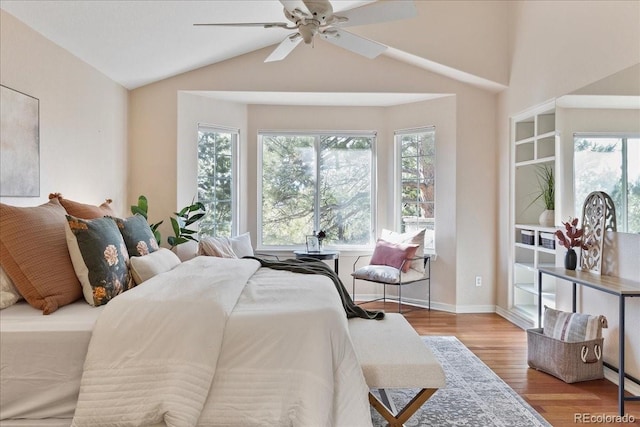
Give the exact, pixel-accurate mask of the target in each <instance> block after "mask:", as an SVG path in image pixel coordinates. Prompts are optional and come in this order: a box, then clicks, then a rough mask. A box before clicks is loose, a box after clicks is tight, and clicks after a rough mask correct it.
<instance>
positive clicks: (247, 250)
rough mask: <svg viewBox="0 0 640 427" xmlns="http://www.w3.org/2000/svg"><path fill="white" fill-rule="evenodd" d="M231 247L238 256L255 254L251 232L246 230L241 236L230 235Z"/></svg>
mask: <svg viewBox="0 0 640 427" xmlns="http://www.w3.org/2000/svg"><path fill="white" fill-rule="evenodd" d="M229 242H230V243H231V249H233V252H234V253H235V254H236V256H237V257H238V258H244V257H246V256H253V246H252V245H251V234H250V233H249V232H246V233H244V234H241V235H239V236H235V237H230V238H229Z"/></svg>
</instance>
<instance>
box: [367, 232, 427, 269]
mask: <svg viewBox="0 0 640 427" xmlns="http://www.w3.org/2000/svg"><path fill="white" fill-rule="evenodd" d="M418 246H420V245H417V244H407V243H391V242H387V241H386V240H382V239H378V241H377V242H376V248H375V250H374V251H373V255H372V256H371V261H369V264H371V265H388V266H389V267H394V268H397V269H400V267H402V272H403V273H406V272H407V271H409V268H411V261H407V262H405V263H404V266H403V265H402V262H403V261H404V260H410V259H411V258H413V257H414V256H415V255H416V251H417V250H418Z"/></svg>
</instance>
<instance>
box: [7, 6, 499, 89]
mask: <svg viewBox="0 0 640 427" xmlns="http://www.w3.org/2000/svg"><path fill="white" fill-rule="evenodd" d="M395 1H398V0H395ZM332 3H333V7H334V11H335V12H340V11H344V10H348V9H351V8H354V7H358V6H362V5H364V4H367V3H371V0H368V1H362V0H360V1H347V0H334V1H333V2H332ZM447 3H449V4H447ZM501 3H502V2H484V1H482V2H436V1H424V0H416V1H415V4H416V7H417V10H418V16H417V17H416V18H411V19H408V20H403V21H397V22H389V23H380V24H370V25H366V26H359V27H352V28H350V29H349V30H350V31H353V32H354V33H356V34H359V35H361V36H364V37H367V38H370V39H372V40H376V41H378V42H381V43H383V44H385V45H387V46H388V47H389V49H388V50H387V51H386V52H385V53H384V55H387V56H389V57H392V58H394V59H396V60H399V61H404V62H408V63H410V64H413V65H415V66H418V67H422V68H424V69H427V70H429V71H432V72H436V73H439V74H443V75H446V76H448V77H451V78H454V79H457V80H461V81H464V82H467V83H469V84H473V85H476V86H479V87H482V88H484V89H486V90H489V91H493V92H497V91H500V90H502V89H504V87H505V86H506V84H507V79H508V70H507V68H508V65H507V64H508V61H507V40H506V28H507V23H506V12H505V11H506V9H505V6H504V5H502V4H501ZM0 7H1V8H2V9H4V10H5V11H6V12H8V13H10V14H11V15H13V16H15V17H16V18H18V19H19V20H21V21H22V22H24V23H25V24H26V25H28V26H30V27H31V28H33V29H34V30H36V31H37V32H39V33H41V34H42V35H43V36H45V37H46V38H48V39H49V40H51V41H53V42H54V43H56V44H57V45H59V46H61V47H63V48H64V49H66V50H68V51H69V52H70V53H72V54H73V55H75V56H77V57H78V58H80V59H82V60H83V61H85V62H86V63H88V64H90V65H92V66H93V67H95V68H96V69H97V70H99V71H101V72H102V73H104V74H105V75H106V76H108V77H109V78H111V79H112V80H114V81H116V82H118V83H120V84H122V85H123V86H124V87H126V88H128V89H134V88H137V87H140V86H143V85H146V84H149V83H152V82H155V81H158V80H162V79H165V78H168V77H171V76H174V75H177V74H181V73H183V72H186V71H190V70H193V69H197V68H200V67H203V66H206V65H210V64H214V63H217V62H220V61H224V60H227V59H230V58H233V57H235V56H238V55H242V54H245V53H248V52H252V51H255V50H258V49H262V48H264V47H266V46H270V45H277V44H278V43H280V42H281V41H282V40H283V39H284V38H285V37H287V35H288V34H290V33H291V31H290V30H285V29H282V28H270V29H265V28H262V27H197V26H193V24H194V23H202V22H282V21H284V16H283V7H282V4H281V2H279V1H277V0H253V1H248V0H231V1H223V0H214V1H189V0H185V1H148V0H142V1H140V0H74V1H66V0H65V1H62V0H31V1H23V0H20V1H14V0H2V2H1V3H0ZM479 13H480V16H478V14H479ZM443 17H446V19H443ZM483 17H484V19H483ZM483 21H484V22H483ZM451 23H454V25H451ZM451 27H455V28H451ZM316 43H326V42H325V41H323V40H321V39H319V40H318V41H317V42H316ZM443 44H446V46H444V45H443ZM274 47H275V46H274ZM298 48H299V49H300V48H310V47H309V46H300V47H298ZM474 55H477V57H474ZM285 61H286V58H285Z"/></svg>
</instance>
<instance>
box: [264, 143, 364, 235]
mask: <svg viewBox="0 0 640 427" xmlns="http://www.w3.org/2000/svg"><path fill="white" fill-rule="evenodd" d="M372 149H373V136H369V135H324V134H320V135H267V134H265V135H262V206H261V209H262V244H263V245H266V246H287V245H302V244H304V242H305V236H306V235H308V234H311V233H312V232H313V230H320V229H321V230H324V231H325V232H326V238H325V240H324V242H325V245H367V244H369V243H370V242H371V230H372V229H373V225H372V209H373V208H372V196H371V192H372V188H371V170H372V169H371V168H372Z"/></svg>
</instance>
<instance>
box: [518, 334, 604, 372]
mask: <svg viewBox="0 0 640 427" xmlns="http://www.w3.org/2000/svg"><path fill="white" fill-rule="evenodd" d="M603 341H604V338H597V339H594V340H590V341H581V342H565V341H560V340H557V339H555V338H551V337H548V336H546V335H544V334H543V332H542V329H541V328H538V329H527V343H528V353H527V363H528V364H529V366H530V367H532V368H533V369H537V370H539V371H542V372H546V373H547V374H551V375H553V376H554V377H557V378H560V379H561V380H562V381H564V382H566V383H575V382H579V381H590V380H597V379H601V378H604V369H603V367H602V343H603Z"/></svg>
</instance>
